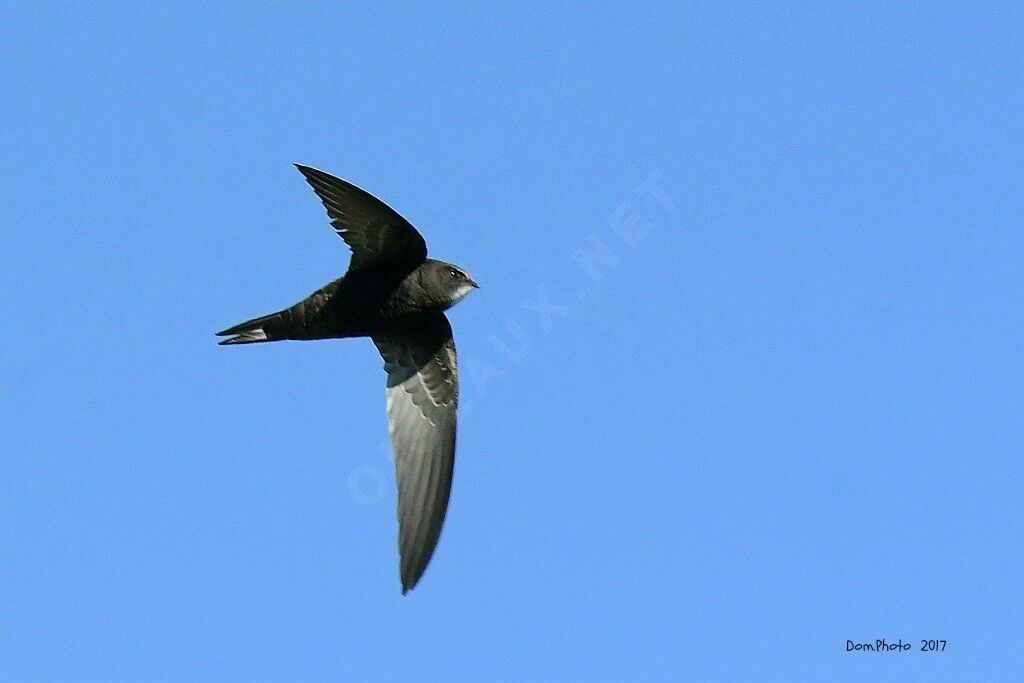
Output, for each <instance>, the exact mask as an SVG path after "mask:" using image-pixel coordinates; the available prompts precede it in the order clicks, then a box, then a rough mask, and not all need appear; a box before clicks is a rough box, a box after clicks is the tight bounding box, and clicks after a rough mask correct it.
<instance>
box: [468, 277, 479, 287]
mask: <svg viewBox="0 0 1024 683" xmlns="http://www.w3.org/2000/svg"><path fill="white" fill-rule="evenodd" d="M469 284H470V285H472V287H473V289H480V285H478V284H477V283H476V281H475V280H472V279H471V280H470V281H469Z"/></svg>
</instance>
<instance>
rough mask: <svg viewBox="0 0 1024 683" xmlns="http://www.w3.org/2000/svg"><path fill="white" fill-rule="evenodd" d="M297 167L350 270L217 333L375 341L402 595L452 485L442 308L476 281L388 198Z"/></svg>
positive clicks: (448, 334)
mask: <svg viewBox="0 0 1024 683" xmlns="http://www.w3.org/2000/svg"><path fill="white" fill-rule="evenodd" d="M296 167H297V168H298V169H299V171H301V172H302V175H303V176H305V178H306V181H307V182H308V183H309V184H310V185H311V186H312V187H313V191H314V192H316V194H317V196H318V197H320V200H321V201H322V202H323V204H324V207H326V209H327V215H328V217H329V218H330V219H331V225H333V226H334V230H335V231H336V232H337V233H338V235H339V236H340V237H341V239H343V240H344V241H345V243H346V244H347V245H348V246H349V248H350V249H351V250H352V260H351V262H350V263H349V267H348V271H347V272H346V273H345V275H344V276H342V277H340V278H338V279H337V280H334V281H333V282H331V283H329V284H327V285H325V286H324V287H321V288H320V289H318V290H317V291H315V292H313V293H312V294H310V295H309V296H308V297H306V298H305V299H303V300H302V301H300V302H298V303H297V304H295V305H294V306H291V307H290V308H285V309H283V310H280V311H278V312H276V313H271V314H270V315H265V316H262V317H260V318H254V319H252V320H249V321H247V322H244V323H241V324H239V325H235V326H234V327H230V328H228V329H226V330H224V331H222V332H218V333H217V335H218V336H227V337H228V339H224V340H223V341H221V342H220V343H221V344H254V343H262V342H271V341H279V340H282V339H338V338H343V337H369V338H370V339H371V340H373V343H374V344H375V345H376V346H377V350H378V351H380V355H381V356H382V357H383V358H384V370H385V371H386V372H387V415H388V433H389V435H390V437H391V446H392V454H393V456H394V461H395V468H396V470H397V471H396V481H397V483H398V550H399V555H400V558H401V560H400V570H399V575H400V577H401V581H402V594H403V595H404V594H405V593H406V592H408V591H409V589H411V588H412V587H413V586H415V585H416V582H417V581H419V579H420V577H421V576H422V575H423V572H424V570H425V569H426V568H427V563H429V562H430V558H431V556H432V555H433V554H434V548H435V547H436V546H437V539H438V537H439V536H440V534H441V526H442V524H443V523H444V517H445V511H446V510H447V508H448V497H449V495H450V493H451V486H452V471H453V467H454V464H455V422H456V412H457V409H458V402H459V370H458V362H457V360H456V355H455V340H454V339H453V338H452V328H451V325H450V324H449V323H448V318H447V317H445V314H444V312H445V311H446V310H447V309H449V308H450V307H452V306H453V305H455V304H456V303H458V302H459V301H461V300H462V299H463V298H464V297H465V296H466V295H467V294H469V293H470V292H471V291H472V290H473V289H475V288H476V287H477V284H476V282H474V281H473V278H471V277H470V276H469V274H467V273H466V271H465V270H463V269H462V268H460V267H458V266H455V265H452V264H451V263H445V262H444V261H437V260H435V259H430V258H427V244H426V242H425V241H424V240H423V236H422V235H420V233H419V232H418V231H417V230H416V228H414V227H413V226H412V225H411V224H410V223H409V222H408V221H407V220H405V219H404V218H402V217H401V216H400V215H398V213H397V212H396V211H394V210H393V209H391V208H390V207H389V206H387V205H386V204H385V203H384V202H382V201H380V200H379V199H377V198H376V197H374V196H372V195H371V194H370V193H368V192H366V191H364V190H361V189H359V188H358V187H356V186H355V185H353V184H351V183H348V182H346V181H344V180H342V179H340V178H336V177H334V176H332V175H330V174H328V173H324V172H323V171H318V170H317V169H315V168H310V167H308V166H302V165H300V164H296Z"/></svg>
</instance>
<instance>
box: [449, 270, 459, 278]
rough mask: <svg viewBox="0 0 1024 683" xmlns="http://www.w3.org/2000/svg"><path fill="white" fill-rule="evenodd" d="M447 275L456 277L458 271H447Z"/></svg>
mask: <svg viewBox="0 0 1024 683" xmlns="http://www.w3.org/2000/svg"><path fill="white" fill-rule="evenodd" d="M448 274H449V275H451V276H452V277H458V276H459V271H457V270H449V271H448Z"/></svg>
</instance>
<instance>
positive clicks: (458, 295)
mask: <svg viewBox="0 0 1024 683" xmlns="http://www.w3.org/2000/svg"><path fill="white" fill-rule="evenodd" d="M473 289H474V287H473V285H468V284H464V285H459V288H458V289H456V290H455V296H453V297H452V306H454V305H455V304H457V303H459V302H460V301H462V300H463V299H465V298H466V295H467V294H469V293H470V292H472V291H473Z"/></svg>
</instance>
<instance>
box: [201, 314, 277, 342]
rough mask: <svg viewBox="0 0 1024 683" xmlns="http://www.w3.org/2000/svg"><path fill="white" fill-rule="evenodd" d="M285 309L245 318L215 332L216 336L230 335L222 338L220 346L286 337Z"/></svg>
mask: <svg viewBox="0 0 1024 683" xmlns="http://www.w3.org/2000/svg"><path fill="white" fill-rule="evenodd" d="M286 313H288V311H287V310H284V311H278V312H277V313H271V314H270V315H264V316H262V317H259V318H253V319H252V320H247V321H245V322H244V323H239V324H238V325H235V326H234V327H229V328H228V329H226V330H222V331H220V332H217V336H218V337H226V336H230V337H231V338H230V339H224V340H222V341H221V342H219V343H220V345H221V346H225V345H228V344H255V343H257V342H266V341H276V340H278V339H287V338H288V334H287V332H288V321H286V320H285V317H286V316H285V314H286Z"/></svg>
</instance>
